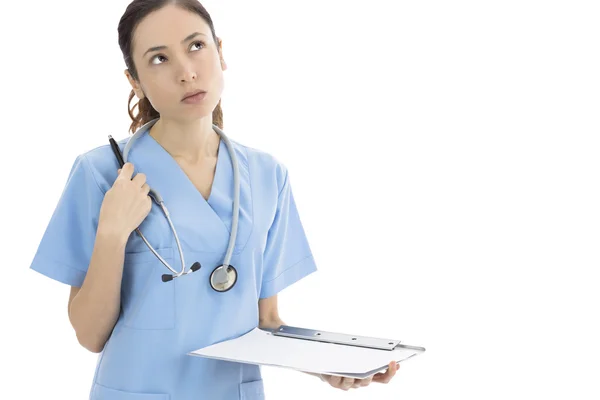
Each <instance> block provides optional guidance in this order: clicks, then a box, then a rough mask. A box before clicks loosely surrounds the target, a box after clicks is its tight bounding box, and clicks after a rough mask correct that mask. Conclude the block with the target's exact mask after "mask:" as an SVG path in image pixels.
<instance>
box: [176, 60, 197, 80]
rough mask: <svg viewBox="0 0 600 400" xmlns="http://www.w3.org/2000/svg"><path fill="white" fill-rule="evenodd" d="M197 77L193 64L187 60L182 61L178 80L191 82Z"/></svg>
mask: <svg viewBox="0 0 600 400" xmlns="http://www.w3.org/2000/svg"><path fill="white" fill-rule="evenodd" d="M197 77H198V75H197V74H196V69H195V68H194V64H193V63H191V62H189V61H183V62H182V63H181V66H180V70H179V80H180V81H181V82H191V81H195V80H196V78H197Z"/></svg>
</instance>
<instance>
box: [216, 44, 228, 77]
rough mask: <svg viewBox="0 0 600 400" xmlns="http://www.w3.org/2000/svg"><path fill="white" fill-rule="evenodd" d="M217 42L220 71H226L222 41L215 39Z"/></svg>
mask: <svg viewBox="0 0 600 400" xmlns="http://www.w3.org/2000/svg"><path fill="white" fill-rule="evenodd" d="M217 39H218V41H219V46H218V49H219V59H220V60H221V69H222V70H223V71H226V70H227V63H226V62H225V59H224V58H223V40H221V38H217Z"/></svg>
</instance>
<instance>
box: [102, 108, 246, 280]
mask: <svg viewBox="0 0 600 400" xmlns="http://www.w3.org/2000/svg"><path fill="white" fill-rule="evenodd" d="M156 121H158V118H156V119H153V120H152V121H149V122H147V123H146V124H144V125H143V126H141V127H140V128H139V129H138V130H137V131H136V132H135V133H134V134H133V136H131V137H130V138H129V140H128V141H127V144H126V145H125V148H124V149H123V153H122V154H121V150H120V149H119V146H118V145H117V143H116V142H115V140H114V139H113V138H112V136H111V135H109V136H108V140H109V142H110V145H111V148H112V149H113V152H114V153H115V156H116V157H117V160H118V162H119V165H120V167H121V168H123V165H125V163H126V162H127V156H128V154H129V151H130V149H131V147H132V146H133V143H134V142H135V141H136V140H137V139H138V138H139V137H140V136H141V135H142V134H143V133H144V131H145V130H146V128H148V127H149V126H150V125H153V124H154V123H155V122H156ZM213 129H214V130H215V131H216V132H217V133H218V134H219V136H220V137H221V139H222V140H223V141H224V142H225V144H226V145H227V150H228V152H229V156H230V157H231V163H232V165H233V191H234V195H233V218H232V222H231V234H230V235H229V245H228V247H227V253H226V254H225V259H224V260H223V264H221V265H218V266H217V267H215V269H214V270H213V272H212V273H211V274H210V279H209V281H210V286H211V287H212V288H213V289H214V290H216V291H217V292H226V291H228V290H229V289H231V288H232V287H233V286H234V285H235V283H236V282H237V271H236V269H235V268H234V267H233V265H230V264H229V262H230V260H231V254H232V253H233V246H234V245H235V238H236V236H237V226H238V219H239V203H240V184H239V171H238V163H237V158H236V156H235V150H234V149H233V146H232V145H231V142H230V141H229V138H228V137H227V136H226V135H225V133H223V131H222V130H221V129H220V128H219V127H218V126H216V125H213ZM148 195H149V196H150V198H152V199H153V200H154V202H156V204H158V205H159V206H160V207H161V209H162V210H163V212H164V214H165V216H166V217H167V221H168V222H169V226H170V227H171V231H172V232H173V235H174V236H175V241H176V242H177V250H178V251H179V259H180V260H181V271H179V272H177V271H175V270H174V269H173V268H172V267H171V266H170V265H169V263H167V262H166V261H165V260H164V259H163V258H162V257H161V256H160V254H158V253H157V252H156V250H154V248H153V247H152V245H151V244H150V242H148V240H147V239H146V238H145V237H144V235H143V234H142V232H141V231H140V229H139V228H136V229H135V231H136V232H137V234H138V235H140V237H141V238H142V240H143V241H144V243H146V246H148V248H149V249H150V250H151V251H152V253H153V254H154V255H155V256H156V257H157V258H158V259H159V260H160V262H161V263H163V265H164V266H165V267H167V268H168V269H169V270H170V271H171V272H172V273H173V274H163V275H162V281H163V282H169V281H171V280H173V279H174V278H178V277H180V276H182V275H187V274H189V273H191V272H195V271H197V270H199V269H200V267H201V264H200V263H199V262H198V261H196V262H195V263H194V264H192V266H191V267H190V269H189V270H187V271H186V269H185V260H184V257H183V251H182V250H181V243H179V237H178V236H177V231H176V230H175V227H174V226H173V222H172V221H171V217H170V215H169V211H168V210H167V207H166V206H165V202H164V200H163V198H162V196H161V195H160V193H158V191H156V190H154V189H152V188H150V192H149V193H148Z"/></svg>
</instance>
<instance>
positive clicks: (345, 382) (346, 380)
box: [342, 376, 354, 390]
mask: <svg viewBox="0 0 600 400" xmlns="http://www.w3.org/2000/svg"><path fill="white" fill-rule="evenodd" d="M353 384H354V378H348V377H346V376H345V377H344V380H343V381H342V389H344V390H348V389H350V388H351V387H352V385H353Z"/></svg>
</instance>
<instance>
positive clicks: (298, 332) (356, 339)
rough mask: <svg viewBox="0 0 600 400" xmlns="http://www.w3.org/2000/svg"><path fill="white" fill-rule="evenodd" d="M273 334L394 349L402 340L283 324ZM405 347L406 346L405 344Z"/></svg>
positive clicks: (380, 348) (371, 347)
mask: <svg viewBox="0 0 600 400" xmlns="http://www.w3.org/2000/svg"><path fill="white" fill-rule="evenodd" d="M272 334H273V336H283V337H289V338H295V339H304V340H313V341H315V342H325V343H335V344H343V345H347V346H356V347H366V348H369V349H378V350H390V351H391V350H394V349H395V348H396V347H398V346H399V345H400V340H390V339H382V338H373V337H367V336H355V335H348V334H345V333H336V332H326V331H317V330H314V329H306V328H298V327H295V326H288V325H281V326H280V327H279V328H277V329H274V330H273V331H272ZM403 347H404V346H403Z"/></svg>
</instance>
